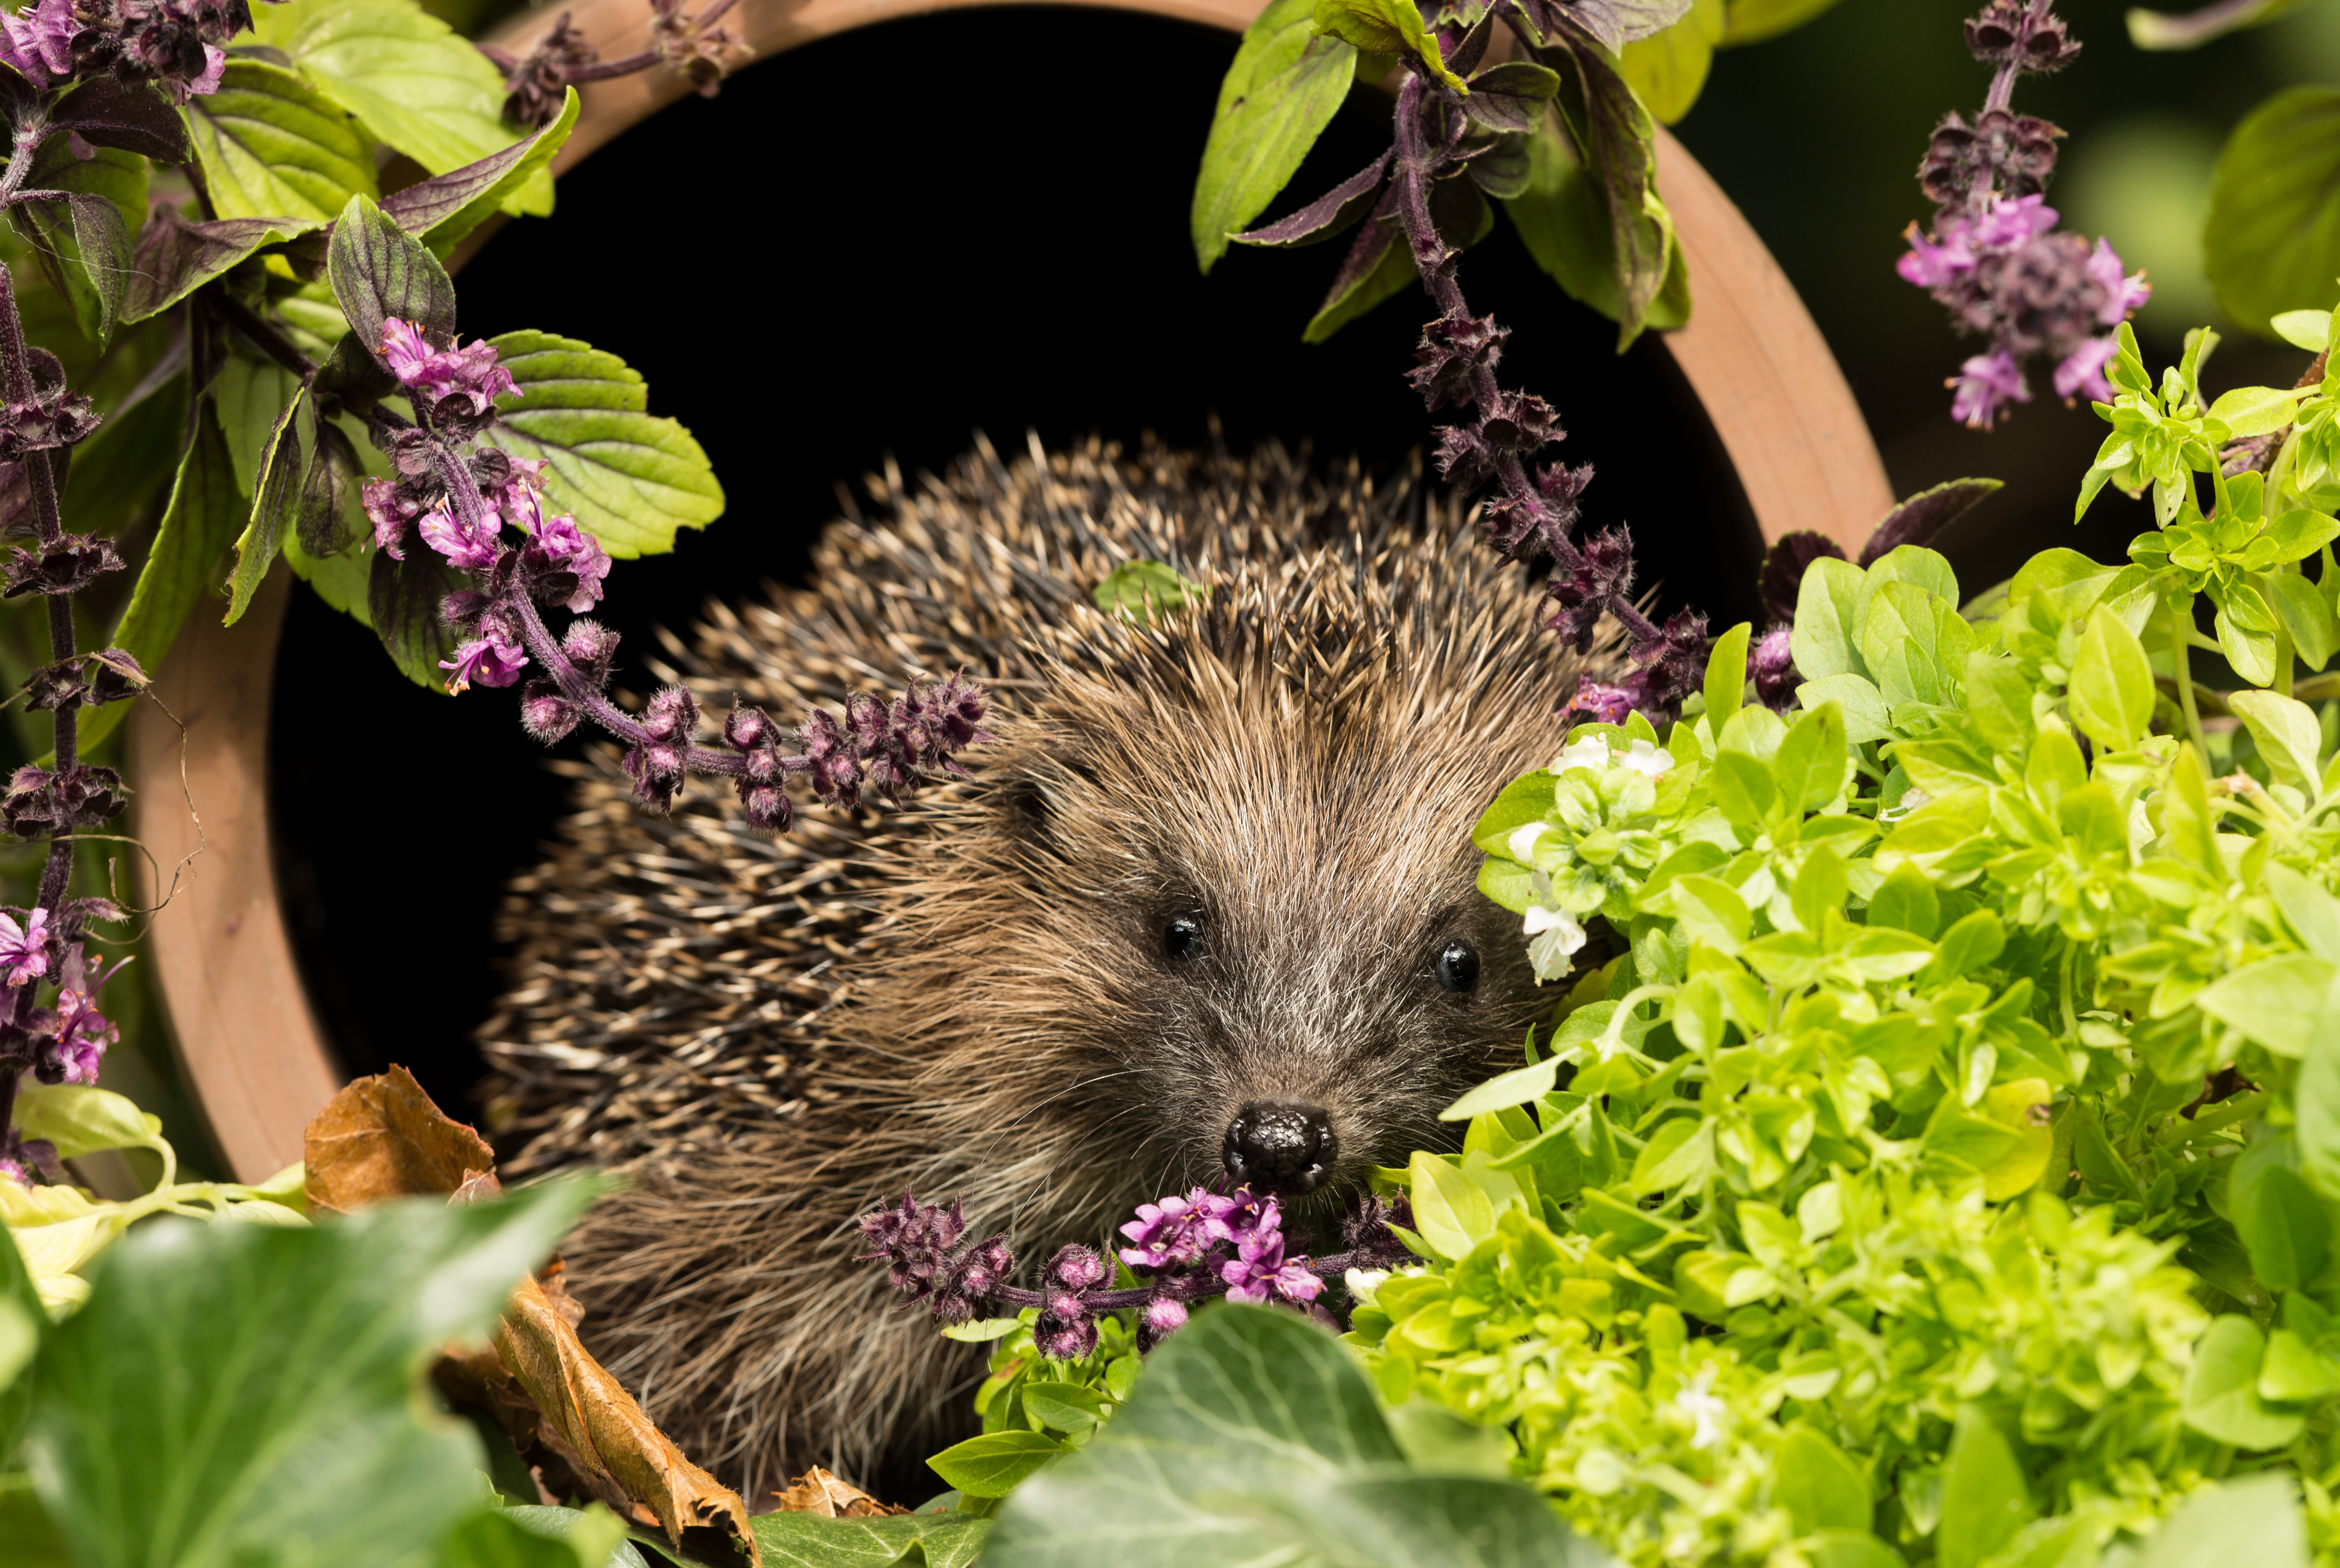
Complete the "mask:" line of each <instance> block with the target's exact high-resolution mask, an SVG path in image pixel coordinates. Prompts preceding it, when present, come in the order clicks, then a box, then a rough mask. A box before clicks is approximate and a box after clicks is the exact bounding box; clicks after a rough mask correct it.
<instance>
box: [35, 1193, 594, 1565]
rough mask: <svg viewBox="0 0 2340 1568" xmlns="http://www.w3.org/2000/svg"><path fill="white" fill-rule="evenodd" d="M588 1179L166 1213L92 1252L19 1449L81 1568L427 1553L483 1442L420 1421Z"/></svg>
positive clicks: (574, 1206)
mask: <svg viewBox="0 0 2340 1568" xmlns="http://www.w3.org/2000/svg"><path fill="white" fill-rule="evenodd" d="M593 1191H594V1188H593V1186H592V1185H591V1184H590V1183H583V1182H565V1183H560V1184H556V1185H551V1186H547V1187H542V1188H535V1189H533V1190H531V1191H530V1192H529V1193H527V1194H525V1195H523V1196H521V1197H518V1198H511V1199H509V1200H506V1201H503V1202H497V1203H485V1204H473V1205H470V1206H466V1207H461V1208H456V1207H451V1206H449V1205H448V1204H446V1203H443V1202H440V1201H437V1200H432V1199H422V1200H411V1201H404V1202H399V1203H392V1204H384V1205H382V1206H381V1207H380V1208H374V1209H372V1210H369V1211H368V1212H366V1213H363V1214H359V1215H353V1216H352V1217H350V1218H347V1219H344V1220H342V1221H341V1222H339V1223H337V1224H334V1225H331V1226H319V1227H313V1228H312V1227H309V1226H300V1227H294V1228H279V1227H275V1226H261V1225H225V1224H212V1225H198V1224H191V1223H188V1222H186V1221H183V1220H172V1219H166V1220H162V1221H159V1222H156V1223H154V1224H151V1225H149V1226H145V1227H142V1228H139V1229H137V1230H135V1231H134V1232H132V1233H131V1234H129V1235H128V1236H126V1237H124V1238H123V1239H122V1240H120V1241H118V1242H116V1243H115V1244H114V1246H113V1247H109V1248H108V1249H107V1250H106V1252H105V1254H104V1257H101V1258H100V1259H99V1260H98V1261H97V1263H96V1265H95V1266H94V1269H93V1271H92V1277H91V1282H90V1295H89V1300H88V1302H87V1304H86V1305H84V1307H82V1308H81V1310H80V1311H79V1312H77V1313H75V1314H74V1317H71V1318H69V1319H68V1320H67V1321H66V1322H64V1324H63V1325H61V1326H59V1327H58V1328H57V1329H56V1330H55V1333H54V1334H52V1335H51V1336H50V1338H49V1341H48V1343H47V1344H46V1345H45V1346H43V1348H42V1351H41V1355H40V1358H39V1361H38V1362H37V1364H36V1370H35V1376H36V1379H37V1381H36V1384H35V1393H34V1411H33V1424H32V1429H31V1431H30V1432H29V1434H28V1435H27V1436H26V1439H25V1442H26V1449H27V1455H28V1457H29V1458H30V1459H31V1461H32V1464H31V1468H32V1471H33V1473H34V1475H35V1485H36V1486H37V1487H38V1489H39V1491H40V1494H41V1500H42V1502H43V1503H44V1504H46V1505H47V1507H48V1510H49V1513H50V1514H51V1516H52V1517H53V1518H54V1519H55V1520H56V1521H57V1523H58V1525H59V1528H60V1529H61V1531H62V1532H63V1533H64V1535H65V1536H66V1538H67V1539H68V1541H70V1542H71V1543H72V1545H73V1548H74V1561H75V1562H76V1563H82V1564H84V1565H85V1568H116V1565H120V1568H127V1565H128V1564H132V1563H177V1562H182V1561H191V1560H194V1558H195V1557H197V1556H200V1557H201V1558H202V1559H203V1560H208V1561H219V1562H230V1561H233V1562H253V1563H262V1562H273V1561H276V1560H277V1559H278V1555H279V1553H280V1551H281V1549H282V1547H283V1543H285V1542H286V1541H288V1540H300V1541H302V1542H304V1543H306V1544H307V1548H308V1550H309V1551H310V1552H311V1553H314V1560H316V1561H318V1562H328V1563H330V1562H349V1563H358V1562H365V1563H379V1562H386V1561H390V1560H392V1559H395V1558H399V1557H401V1556H402V1555H404V1554H406V1553H416V1554H420V1553H423V1552H425V1551H426V1550H427V1549H428V1548H429V1547H430V1545H431V1543H433V1542H434V1541H436V1540H437V1539H438V1538H439V1536H440V1535H441V1533H443V1532H444V1531H445V1530H446V1529H447V1528H448V1527H449V1526H450V1525H451V1524H454V1523H455V1522H456V1521H457V1520H458V1519H460V1518H461V1517H462V1516H463V1515H464V1514H467V1513H470V1512H471V1510H472V1508H473V1507H474V1505H475V1504H474V1499H475V1497H476V1495H477V1494H476V1492H475V1491H474V1484H475V1483H474V1474H475V1472H476V1470H477V1468H478V1466H479V1464H480V1449H479V1444H478V1441H477V1440H476V1439H475V1438H474V1437H473V1436H472V1435H471V1433H470V1431H469V1430H468V1429H467V1428H464V1427H462V1426H461V1425H453V1424H450V1423H446V1422H442V1421H438V1420H432V1419H430V1418H428V1417H427V1416H426V1415H424V1414H423V1409H424V1403H423V1400H422V1398H421V1372H422V1369H423V1366H425V1364H426V1363H427V1362H428V1361H429V1360H430V1359H431V1357H432V1356H435V1355H436V1354H437V1353H438V1351H439V1349H440V1347H441V1346H442V1345H443V1344H444V1343H445V1342H446V1341H447V1340H449V1339H451V1338H454V1337H458V1336H462V1337H475V1336H481V1335H483V1334H484V1333H485V1332H486V1331H487V1329H488V1327H489V1326H490V1325H491V1323H492V1322H493V1321H494V1320H495V1317H496V1313H497V1310H498V1309H499V1308H500V1307H501V1306H502V1305H503V1301H504V1297H505V1296H506V1295H507V1294H508V1293H509V1292H510V1291H511V1287H512V1284H513V1282H514V1281H515V1280H517V1279H518V1278H519V1277H521V1275H522V1274H523V1273H524V1272H526V1271H527V1270H528V1269H529V1268H530V1267H532V1266H533V1265H535V1264H536V1263H538V1262H539V1261H540V1260H541V1259H542V1258H543V1257H544V1256H545V1255H546V1254H547V1253H549V1252H550V1250H551V1249H552V1246H553V1244H554V1242H556V1241H557V1240H559V1238H560V1233H561V1231H562V1230H563V1229H564V1228H566V1227H567V1226H568V1224H569V1222H570V1220H571V1219H572V1218H575V1217H576V1215H577V1214H578V1213H579V1212H580V1210H581V1209H582V1208H583V1207H584V1205H585V1203H586V1202H587V1201H588V1200H589V1199H590V1197H591V1195H592V1193H593Z"/></svg>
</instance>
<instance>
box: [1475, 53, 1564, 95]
mask: <svg viewBox="0 0 2340 1568" xmlns="http://www.w3.org/2000/svg"><path fill="white" fill-rule="evenodd" d="M1559 91H1560V73H1559V72H1557V71H1555V70H1553V69H1552V67H1550V66H1549V65H1539V64H1536V63H1535V62H1534V61H1532V60H1506V61H1504V62H1503V63H1502V64H1500V65H1490V66H1488V67H1487V68H1486V69H1485V70H1484V71H1482V72H1480V73H1479V74H1477V75H1476V76H1473V77H1472V78H1471V92H1472V94H1473V95H1474V96H1475V95H1476V94H1481V93H1501V94H1505V95H1507V96H1509V97H1512V98H1549V97H1551V96H1552V94H1556V93H1558V92H1559Z"/></svg>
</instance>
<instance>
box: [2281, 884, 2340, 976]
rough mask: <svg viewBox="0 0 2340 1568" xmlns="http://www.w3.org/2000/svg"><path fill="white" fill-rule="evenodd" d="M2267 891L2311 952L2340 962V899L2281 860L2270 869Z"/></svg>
mask: <svg viewBox="0 0 2340 1568" xmlns="http://www.w3.org/2000/svg"><path fill="white" fill-rule="evenodd" d="M2266 890H2267V892H2268V893H2269V894H2270V895H2272V896H2273V897H2274V899H2275V902H2276V907H2277V908H2278V909H2280V910H2282V911H2283V918H2284V919H2285V920H2286V921H2288V922H2291V929H2292V931H2293V932H2295V934H2296V935H2297V936H2298V938H2299V942H2300V945H2301V946H2302V947H2305V949H2306V950H2307V951H2308V952H2312V953H2314V954H2315V956H2316V957H2318V958H2320V959H2322V960H2324V961H2325V962H2326V963H2333V964H2340V898H2334V897H2333V896H2332V895H2331V894H2330V893H2328V892H2325V891H2324V889H2323V887H2322V886H2321V885H2320V884H2319V883H2315V882H2312V881H2310V880H2309V879H2308V878H2306V877H2304V876H2302V875H2300V873H2297V872H2295V871H2294V870H2292V869H2291V867H2289V866H2287V865H2285V864H2283V863H2280V862H2270V863H2268V865H2267V868H2266Z"/></svg>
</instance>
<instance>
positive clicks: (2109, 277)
mask: <svg viewBox="0 0 2340 1568" xmlns="http://www.w3.org/2000/svg"><path fill="white" fill-rule="evenodd" d="M2088 276H2089V277H2091V278H2094V279H2095V280H2096V281H2097V284H2098V286H2100V287H2101V288H2102V289H2103V290H2104V291H2105V302H2104V306H2103V308H2102V309H2101V310H2099V311H2097V321H2102V322H2103V323H2104V324H2105V325H2106V326H2107V327H2117V326H2119V325H2120V324H2121V323H2122V322H2123V321H2127V320H2128V319H2129V316H2130V314H2131V313H2132V312H2134V311H2137V310H2138V309H2140V308H2142V307H2143V306H2144V304H2145V302H2146V301H2147V300H2150V299H2151V298H2153V285H2152V284H2150V283H2148V282H2147V281H2145V274H2144V273H2143V272H2142V271H2137V272H2129V273H2126V274H2124V272H2123V271H2122V270H2121V259H2120V257H2119V256H2117V255H2116V254H2115V253H2114V251H2113V248H2112V244H2111V242H2109V241H2107V240H2106V239H2104V238H2103V237H2102V236H2101V235H2100V236H2098V237H2097V248H2096V250H2095V251H2094V252H2092V253H2091V254H2090V255H2089V257H2088ZM2109 342H2110V340H2109V339H2107V343H2109ZM2106 354H2107V358H2109V357H2110V355H2111V350H2110V349H2109V348H2107V350H2106ZM2099 362H2100V363H2101V361H2099ZM2104 400H2106V399H2098V401H2104Z"/></svg>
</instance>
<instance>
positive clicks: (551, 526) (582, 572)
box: [521, 491, 610, 613]
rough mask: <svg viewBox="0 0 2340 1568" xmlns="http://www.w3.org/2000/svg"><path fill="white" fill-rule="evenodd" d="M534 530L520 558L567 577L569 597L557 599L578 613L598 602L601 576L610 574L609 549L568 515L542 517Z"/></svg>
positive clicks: (523, 492)
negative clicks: (533, 534) (602, 545)
mask: <svg viewBox="0 0 2340 1568" xmlns="http://www.w3.org/2000/svg"><path fill="white" fill-rule="evenodd" d="M521 493H522V494H524V495H525V494H528V492H527V491H522V492H521ZM535 534H536V537H535V538H534V539H532V540H530V543H529V545H528V547H527V548H525V549H523V550H522V551H521V560H522V561H524V562H525V563H526V564H527V565H528V566H529V567H531V568H534V569H535V570H537V571H538V572H540V573H544V574H548V575H550V576H551V577H562V578H565V579H567V581H568V582H569V584H570V592H569V597H567V598H565V599H562V600H560V603H561V604H562V605H563V606H566V607H567V608H568V609H570V610H571V611H575V612H580V613H581V612H583V611H585V610H590V609H591V608H592V607H593V606H595V605H598V604H600V602H601V579H602V578H604V577H608V576H609V575H610V552H609V551H607V550H605V549H603V548H602V547H601V541H600V540H599V539H597V538H595V537H593V536H592V535H590V534H589V533H586V532H584V531H583V530H581V529H580V528H578V526H577V519H576V518H571V517H559V518H545V519H543V520H542V522H541V523H540V524H539V526H538V527H537V528H536V529H535Z"/></svg>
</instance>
